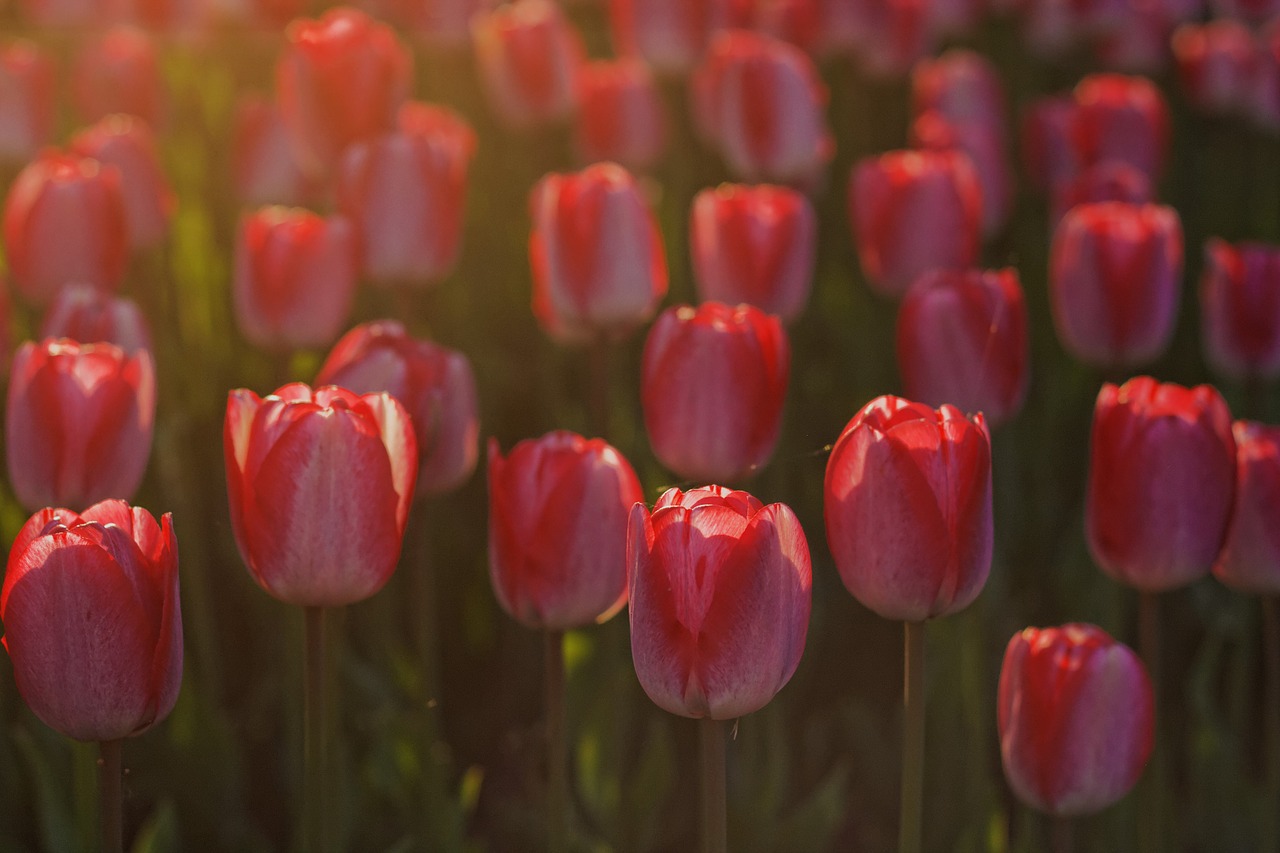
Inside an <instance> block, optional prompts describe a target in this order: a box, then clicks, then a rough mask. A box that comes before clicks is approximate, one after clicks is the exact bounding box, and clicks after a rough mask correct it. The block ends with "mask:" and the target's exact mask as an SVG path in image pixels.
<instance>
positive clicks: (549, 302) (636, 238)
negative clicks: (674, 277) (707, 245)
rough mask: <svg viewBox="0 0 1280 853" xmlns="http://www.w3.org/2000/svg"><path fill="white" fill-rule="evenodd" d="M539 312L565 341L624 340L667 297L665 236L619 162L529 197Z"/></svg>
mask: <svg viewBox="0 0 1280 853" xmlns="http://www.w3.org/2000/svg"><path fill="white" fill-rule="evenodd" d="M530 207H531V209H532V216H533V233H532V235H531V236H530V238H529V259H530V263H531V264H532V266H533V313H534V314H535V315H536V316H537V318H538V322H539V323H541V324H542V328H543V329H544V330H545V331H546V333H547V334H548V335H550V336H551V337H552V338H554V339H555V340H557V341H560V342H562V343H585V342H587V341H590V340H592V339H593V338H599V337H602V336H603V337H620V336H622V335H625V334H626V333H628V332H630V331H631V330H632V329H633V328H635V327H636V326H638V325H640V324H641V323H644V322H645V321H646V320H648V319H649V318H650V317H652V316H653V312H654V311H655V310H656V309H657V306H658V303H659V302H661V301H662V297H663V296H665V295H666V292H667V261H666V256H665V254H664V253H663V250H662V234H661V233H660V232H659V231H658V225H657V222H656V221H655V220H654V218H653V213H652V212H650V210H649V209H648V207H646V206H645V201H644V199H643V197H642V196H641V195H640V189H639V187H638V186H636V182H635V179H634V178H633V177H632V176H631V174H630V173H629V172H627V170H626V169H624V168H622V167H621V166H618V165H616V164H614V163H598V164H596V165H594V166H588V167H587V168H586V169H584V170H583V171H581V172H577V173H574V174H550V175H547V176H546V177H544V178H543V179H542V180H541V181H539V182H538V184H537V186H535V187H534V188H533V192H532V194H531V198H530Z"/></svg>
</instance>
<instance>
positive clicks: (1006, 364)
mask: <svg viewBox="0 0 1280 853" xmlns="http://www.w3.org/2000/svg"><path fill="white" fill-rule="evenodd" d="M1028 352H1029V348H1028V343H1027V307H1026V304H1025V302H1024V301H1023V297H1022V285H1021V283H1020V282H1019V280H1018V273H1017V271H1016V270H1013V269H1003V270H967V271H964V272H960V271H954V270H945V271H944V270H935V271H933V272H927V273H925V274H924V275H922V276H921V277H920V279H919V280H918V281H917V282H916V283H915V285H914V286H913V287H912V288H911V290H909V291H908V292H907V296H906V298H905V299H903V300H902V307H901V308H900V309H899V311H898V367H899V369H900V370H901V372H902V382H903V385H904V387H905V388H906V392H907V396H908V397H910V398H911V399H912V400H921V401H923V402H925V403H928V404H929V405H930V406H941V405H942V404H943V403H951V404H952V405H954V406H956V407H957V408H959V409H960V410H962V411H966V412H982V413H983V415H985V416H986V418H987V421H988V422H989V423H990V424H991V425H992V426H996V425H998V424H1001V423H1004V422H1005V421H1007V420H1009V419H1010V418H1011V417H1013V416H1014V415H1016V414H1017V413H1018V411H1019V410H1020V409H1021V408H1022V401H1023V400H1024V399H1025V398H1026V394H1027V382H1028V379H1029V378H1030V371H1029V369H1028V365H1027V362H1028V358H1029V355H1028Z"/></svg>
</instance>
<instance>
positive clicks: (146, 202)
mask: <svg viewBox="0 0 1280 853" xmlns="http://www.w3.org/2000/svg"><path fill="white" fill-rule="evenodd" d="M69 147H70V150H71V151H73V152H74V153H76V154H79V155H80V156H82V157H92V158H93V159H95V160H97V161H98V162H100V163H104V164H106V165H108V166H115V167H116V168H117V169H119V170H120V188H121V191H122V193H123V195H124V212H125V221H126V222H127V223H128V232H129V242H130V244H131V245H132V246H133V247H134V248H135V249H149V248H151V247H153V246H156V245H157V244H159V243H161V242H163V241H164V238H165V237H166V236H167V235H168V232H169V220H170V219H172V218H173V213H174V208H175V207H176V206H177V197H176V196H175V195H174V193H173V189H172V188H171V187H170V186H169V180H168V178H166V177H165V174H164V168H163V166H161V165H160V152H159V150H158V149H157V147H156V140H155V136H154V135H153V134H152V132H151V129H150V128H149V127H147V125H146V122H144V121H143V120H142V119H140V118H135V117H134V116H129V115H111V116H107V117H106V118H104V119H102V120H101V121H99V122H98V123H97V124H95V125H93V126H92V127H90V128H87V129H85V130H82V131H81V132H80V133H78V134H76V135H75V136H74V137H73V138H72V140H71V145H70V146H69Z"/></svg>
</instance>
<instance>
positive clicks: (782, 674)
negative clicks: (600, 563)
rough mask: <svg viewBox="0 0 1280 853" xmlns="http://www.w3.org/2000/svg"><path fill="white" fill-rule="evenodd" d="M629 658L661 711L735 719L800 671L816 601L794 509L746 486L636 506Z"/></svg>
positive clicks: (672, 494) (630, 552) (630, 550)
mask: <svg viewBox="0 0 1280 853" xmlns="http://www.w3.org/2000/svg"><path fill="white" fill-rule="evenodd" d="M627 564H628V568H629V575H630V582H631V601H630V603H629V605H628V612H629V614H630V617H631V657H632V661H633V662H634V663H635V667H636V676H637V677H638V678H639V679H640V686H641V687H643V688H644V692H645V693H647V694H648V695H649V698H650V699H652V700H653V701H654V703H656V704H657V705H658V707H660V708H662V709H663V710H665V711H670V712H671V713H673V714H679V715H680V716H683V717H710V718H712V719H713V720H731V719H734V718H735V717H741V716H742V715H744V714H750V713H751V712H752V711H756V710H759V709H760V708H762V707H764V706H765V705H766V704H767V703H768V702H769V700H770V699H772V698H773V697H774V696H775V695H776V694H777V692H778V691H779V690H781V689H782V688H783V686H784V685H786V683H787V682H788V681H790V680H791V676H792V675H793V674H794V673H795V671H796V667H797V666H798V665H799V663H800V656H801V654H803V653H804V642H805V637H806V635H807V634H808V630H809V611H810V608H811V607H812V597H813V596H812V587H813V575H812V570H811V568H810V563H809V543H808V541H807V540H806V539H805V535H804V530H802V529H801V527H800V521H799V519H797V518H796V516H795V513H793V512H792V511H791V509H790V508H789V507H787V506H786V505H784V504H770V505H769V506H764V505H763V504H761V502H760V501H758V500H756V499H755V498H754V497H752V496H751V495H749V494H747V493H746V492H735V491H730V490H729V489H726V488H723V487H721V486H707V487H705V488H700V489H691V490H690V491H687V492H682V491H680V490H679V489H671V490H669V491H668V492H667V493H666V494H664V495H663V496H662V497H661V498H659V499H658V503H657V505H656V506H655V507H654V508H653V513H652V514H650V513H649V511H648V510H646V509H645V507H644V505H643V504H641V505H637V506H634V507H632V509H631V519H630V531H629V533H628V535H627Z"/></svg>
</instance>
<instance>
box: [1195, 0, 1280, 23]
mask: <svg viewBox="0 0 1280 853" xmlns="http://www.w3.org/2000/svg"><path fill="white" fill-rule="evenodd" d="M1210 5H1211V6H1212V7H1213V10H1214V12H1216V13H1217V15H1218V16H1219V17H1221V18H1239V19H1241V20H1245V21H1248V22H1250V23H1255V24H1261V23H1264V22H1266V21H1271V20H1274V19H1275V18H1277V17H1280V0H1212V3H1211V4H1210Z"/></svg>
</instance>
